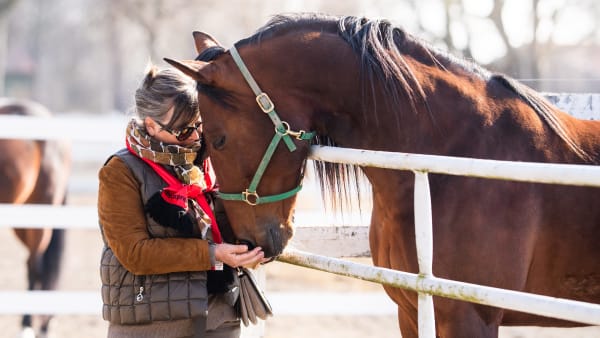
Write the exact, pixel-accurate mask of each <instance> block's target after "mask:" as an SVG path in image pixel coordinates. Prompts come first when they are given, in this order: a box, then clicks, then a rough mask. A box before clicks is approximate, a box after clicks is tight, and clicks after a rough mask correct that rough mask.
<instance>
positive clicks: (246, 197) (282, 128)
mask: <svg viewBox="0 0 600 338" xmlns="http://www.w3.org/2000/svg"><path fill="white" fill-rule="evenodd" d="M229 52H230V54H231V57H233V61H235V64H236V65H237V66H238V68H239V70H240V72H241V73H242V75H243V76H244V79H246V82H248V85H249V86H250V88H251V89H252V91H253V92H254V95H256V103H258V106H259V107H260V109H261V110H262V111H263V112H264V113H265V114H267V115H268V116H269V118H270V119H271V121H272V122H273V125H274V126H275V135H274V136H273V139H272V140H271V143H270V144H269V146H268V147H267V151H266V152H265V154H264V155H263V158H262V160H261V161H260V163H259V165H258V169H256V173H255V174H254V177H253V178H252V181H251V182H250V186H249V187H248V189H246V190H245V191H243V192H241V193H237V194H235V193H222V192H219V197H220V198H222V199H224V200H231V201H244V202H246V203H248V204H250V205H257V204H264V203H271V202H277V201H281V200H284V199H286V198H289V197H292V196H294V195H295V194H296V193H298V191H300V189H302V183H300V184H298V186H297V187H295V188H294V189H292V190H290V191H286V192H284V193H281V194H277V195H269V196H259V195H258V193H257V192H256V188H257V187H258V184H259V183H260V179H261V178H262V176H263V174H264V173H265V170H266V169H267V166H268V165H269V162H270V161H271V157H272V156H273V154H274V153H275V150H276V149H277V145H278V144H279V141H281V140H282V139H283V142H284V143H285V144H286V146H287V148H288V149H289V151H290V152H292V151H294V150H296V145H295V144H294V142H293V141H292V138H291V137H290V136H293V137H295V138H296V139H298V140H306V141H310V140H311V139H312V138H313V137H314V136H315V132H306V131H304V130H300V131H293V130H291V129H290V125H289V124H288V123H287V122H285V121H281V119H280V118H279V116H278V115H277V112H276V111H275V105H274V104H273V101H271V99H270V98H269V96H268V95H267V93H265V92H263V91H262V90H261V89H260V87H259V86H258V84H257V83H256V81H254V78H253V77H252V75H251V74H250V71H249V70H248V68H247V67H246V65H245V64H244V61H243V60H242V58H241V56H240V54H239V53H238V51H237V49H236V48H235V46H233V47H231V49H230V50H229Z"/></svg>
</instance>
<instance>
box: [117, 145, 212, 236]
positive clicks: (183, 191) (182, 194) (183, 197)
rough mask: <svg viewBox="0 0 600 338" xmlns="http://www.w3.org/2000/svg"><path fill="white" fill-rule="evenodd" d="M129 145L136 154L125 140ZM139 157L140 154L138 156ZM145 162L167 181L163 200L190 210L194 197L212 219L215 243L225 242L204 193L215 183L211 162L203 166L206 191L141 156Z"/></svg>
mask: <svg viewBox="0 0 600 338" xmlns="http://www.w3.org/2000/svg"><path fill="white" fill-rule="evenodd" d="M125 143H126V145H127V149H128V150H129V152H131V153H132V154H134V155H136V156H137V154H136V153H135V151H134V150H133V149H132V148H131V146H130V145H129V142H128V141H126V142H125ZM138 157H139V156H138ZM139 158H140V159H142V160H143V161H144V162H146V163H147V164H148V165H149V166H150V167H151V168H152V169H153V170H154V171H155V172H156V173H157V174H158V175H159V176H160V177H161V178H162V179H163V180H164V181H165V182H166V183H167V185H168V186H167V187H165V188H163V189H162V190H161V192H160V195H161V197H162V198H163V200H164V201H165V202H167V203H169V204H173V205H175V206H177V207H180V208H181V209H183V210H185V211H188V199H189V198H192V199H194V200H195V201H196V202H197V203H198V205H199V206H200V208H201V209H202V211H203V212H204V213H205V214H206V215H208V217H209V218H210V221H211V225H210V230H211V233H212V237H213V242H215V243H223V238H222V237H221V232H220V231H219V226H218V225H217V220H216V218H215V215H214V213H213V211H212V209H211V208H210V205H209V204H208V201H207V200H206V196H205V195H204V193H206V192H210V191H213V184H212V181H211V179H210V175H209V174H208V173H209V170H210V167H209V162H208V161H204V163H203V164H202V167H203V169H204V173H206V174H205V175H204V180H205V182H206V186H207V187H208V188H207V189H206V190H205V191H202V188H200V186H198V185H196V184H183V183H181V181H179V180H178V179H177V178H176V177H175V176H173V175H172V174H171V173H169V172H168V171H167V170H166V169H165V168H164V167H163V166H161V165H158V164H157V163H155V162H152V161H150V160H148V159H146V158H143V157H139Z"/></svg>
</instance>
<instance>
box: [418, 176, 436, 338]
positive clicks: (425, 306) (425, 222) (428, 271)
mask: <svg viewBox="0 0 600 338" xmlns="http://www.w3.org/2000/svg"><path fill="white" fill-rule="evenodd" d="M414 173H415V191H414V207H415V243H416V247H417V262H418V263H419V277H431V276H433V268H432V266H433V230H432V224H433V223H432V218H431V194H430V192H429V179H428V176H427V172H425V171H414ZM418 314H419V318H418V319H419V324H418V325H419V337H421V338H435V312H434V309H433V297H432V296H431V295H429V294H427V293H424V292H419V309H418Z"/></svg>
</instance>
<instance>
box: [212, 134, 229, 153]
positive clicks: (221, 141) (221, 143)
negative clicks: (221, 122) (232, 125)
mask: <svg viewBox="0 0 600 338" xmlns="http://www.w3.org/2000/svg"><path fill="white" fill-rule="evenodd" d="M225 140H226V137H225V135H223V136H219V137H218V138H217V139H216V140H215V141H214V142H213V144H212V145H213V148H215V149H216V150H221V149H223V147H224V146H225Z"/></svg>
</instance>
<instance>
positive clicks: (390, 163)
mask: <svg viewBox="0 0 600 338" xmlns="http://www.w3.org/2000/svg"><path fill="white" fill-rule="evenodd" d="M548 98H549V99H550V100H551V101H552V102H554V103H555V104H557V105H558V106H559V107H561V108H562V109H564V110H566V111H568V112H569V113H571V114H572V115H575V116H577V117H580V118H586V119H598V116H599V115H600V114H599V113H598V107H600V95H598V94H562V95H553V94H549V95H548ZM124 122H125V119H124V118H123V117H120V118H116V119H115V118H113V119H107V118H105V117H102V118H98V117H95V118H89V117H56V118H50V119H36V118H26V117H12V116H10V117H7V116H0V138H18V139H70V140H76V141H84V142H108V143H110V142H113V143H115V140H119V139H121V138H122V137H123V126H124V125H125V124H124ZM90 126H91V127H92V128H91V129H92V131H91V132H90ZM117 144H118V143H117ZM367 154H368V155H367ZM311 156H312V158H313V159H320V160H325V161H331V162H345V163H353V164H358V165H365V166H366V165H375V164H377V166H382V167H385V168H390V169H401V170H412V171H414V172H415V173H416V182H415V183H416V184H415V208H416V210H415V215H416V219H417V223H416V224H415V226H416V234H417V243H418V244H417V254H418V256H419V269H420V274H418V275H416V274H409V273H405V272H400V271H393V270H388V269H380V268H376V267H372V266H365V265H360V264H356V263H351V262H345V261H341V260H338V259H331V258H328V257H324V256H318V255H315V254H309V253H304V252H301V251H297V250H288V251H287V252H286V253H285V254H284V255H283V257H282V260H283V261H286V262H290V263H293V264H298V265H302V266H306V267H312V268H316V269H320V270H324V271H329V272H333V273H337V274H342V275H346V276H353V277H356V278H361V279H365V280H371V281H374V282H378V283H388V284H390V285H394V286H397V287H404V288H408V289H411V290H414V291H416V292H419V306H420V309H421V310H420V311H419V332H420V336H421V337H434V336H435V329H434V327H435V321H434V320H435V319H434V316H433V302H432V299H431V295H436V296H443V297H450V298H455V299H461V300H466V301H472V302H476V303H481V304H488V305H493V306H498V307H505V308H508V309H514V310H518V311H523V312H530V313H537V314H540V315H545V316H550V317H556V318H562V319H567V320H572V321H579V322H582V323H587V324H592V325H600V306H599V305H595V304H586V303H581V302H574V301H570V300H562V299H555V298H552V297H545V296H537V295H529V294H525V293H520V292H515V291H510V290H502V289H495V288H490V287H485V286H477V285H473V284H467V283H461V282H457V281H450V280H444V279H440V278H437V277H434V276H433V275H432V274H431V264H432V263H431V256H432V255H431V252H432V248H433V246H432V245H433V242H432V238H431V210H430V208H431V206H430V202H429V199H430V196H429V188H428V181H427V172H434V173H444V174H451V175H467V176H476V177H487V175H488V174H491V175H492V177H493V178H501V179H514V180H520V181H528V182H534V181H535V182H538V181H540V177H542V178H541V179H542V180H543V182H546V183H561V182H562V183H563V184H574V185H589V186H599V182H600V179H599V178H600V172H599V171H598V170H594V169H596V168H594V167H590V166H571V165H547V164H536V163H532V164H527V163H509V162H501V161H487V160H476V159H464V158H444V159H445V160H447V161H443V162H441V163H440V162H438V161H439V160H440V159H441V158H440V157H436V156H433V157H432V156H428V155H415V154H398V153H381V152H366V151H363V150H350V149H344V150H342V149H331V148H327V147H318V148H313V152H312V155H311ZM368 157H372V158H369V159H368V160H367V158H368ZM357 159H359V160H357ZM399 163H400V164H399ZM478 166H481V167H482V168H484V169H481V170H480V169H477V168H476V167H478ZM555 175H558V177H557V176H555ZM29 208H34V209H29ZM76 214H77V215H79V216H78V217H75V216H74V215H76ZM0 215H2V217H0V227H2V226H16V225H17V224H18V225H19V226H23V227H44V226H52V227H64V228H95V229H97V221H96V217H97V216H96V211H95V208H93V207H73V206H61V207H50V206H13V205H0ZM79 217H81V218H79ZM297 219H298V220H299V221H300V222H302V220H303V217H297ZM309 219H310V220H312V218H311V217H307V218H306V220H309ZM82 220H85V221H84V222H82ZM15 222H19V223H15ZM321 222H322V220H321ZM300 224H302V223H300ZM315 232H316V233H319V234H320V235H321V237H325V241H328V243H331V244H334V243H338V244H339V243H340V242H341V243H344V244H342V245H337V246H333V247H334V249H333V250H332V251H330V252H326V253H324V254H326V255H331V256H337V257H343V256H356V255H361V254H365V253H368V250H369V249H368V243H367V240H366V236H367V228H366V227H364V226H345V227H334V228H332V227H327V226H323V227H319V226H316V227H300V228H299V230H298V231H297V233H296V235H295V242H294V243H296V245H295V246H297V247H301V248H302V249H306V250H308V251H311V252H315V251H320V250H323V248H324V247H326V246H322V245H319V244H317V243H318V242H319V241H317V240H316V239H320V237H314V236H312V234H314V233H315ZM344 240H345V241H344ZM348 241H351V244H348V243H349V242H348ZM294 243H293V244H294ZM313 250H314V251H313ZM344 250H345V251H344ZM59 293H60V294H59ZM67 294H70V293H68V292H67ZM67 294H65V293H64V292H58V291H53V292H41V293H40V292H33V293H25V294H23V293H22V292H0V295H1V298H2V299H5V300H6V299H11V302H0V313H25V312H30V313H42V312H36V311H37V310H39V309H40V306H39V302H40V299H42V298H48V297H49V296H56V297H53V298H52V299H51V300H49V301H47V302H44V301H42V303H45V304H52V303H55V304H56V302H55V300H56V299H60V298H62V297H66V296H67ZM73 295H74V296H75V297H77V296H79V299H80V300H84V301H88V302H89V303H90V304H88V305H89V306H88V307H87V308H86V309H87V310H86V309H81V310H82V313H87V312H86V311H92V309H94V308H95V306H98V304H97V302H98V299H97V298H94V297H88V298H89V299H88V298H85V297H82V294H78V293H77V292H75V293H73ZM88 296H90V295H89V294H88ZM58 297H60V298H58ZM7 303H8V304H7ZM11 303H12V304H15V303H19V304H25V305H26V306H17V308H18V310H19V311H18V312H15V308H14V307H15V306H14V305H13V306H12V308H9V307H10V306H11V305H10V304H11ZM2 304H5V305H7V306H8V307H6V306H5V307H6V308H3V306H2ZM523 304H526V305H525V306H523ZM36 309H37V310H36ZM424 309H427V311H422V310H424ZM532 310H533V311H532ZM538 310H539V311H538ZM43 311H44V313H57V312H58V313H60V312H61V311H62V310H60V309H59V308H57V307H52V306H51V305H49V306H48V307H46V308H44V309H43ZM65 311H68V313H74V312H73V308H72V307H71V308H69V309H68V310H65ZM94 313H95V312H94Z"/></svg>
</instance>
